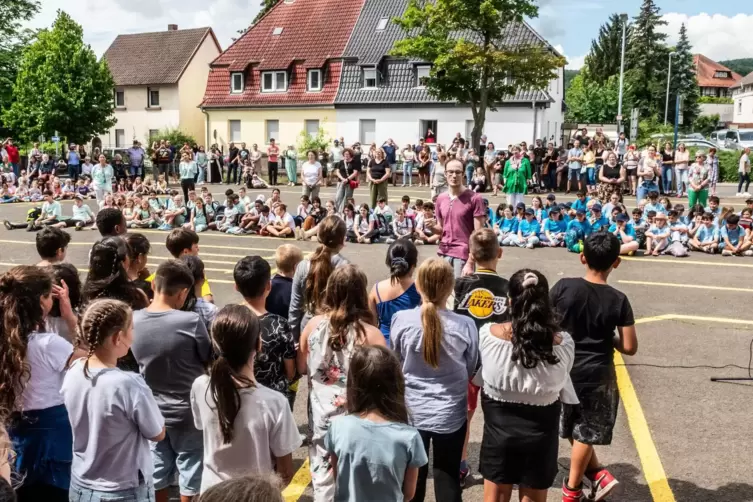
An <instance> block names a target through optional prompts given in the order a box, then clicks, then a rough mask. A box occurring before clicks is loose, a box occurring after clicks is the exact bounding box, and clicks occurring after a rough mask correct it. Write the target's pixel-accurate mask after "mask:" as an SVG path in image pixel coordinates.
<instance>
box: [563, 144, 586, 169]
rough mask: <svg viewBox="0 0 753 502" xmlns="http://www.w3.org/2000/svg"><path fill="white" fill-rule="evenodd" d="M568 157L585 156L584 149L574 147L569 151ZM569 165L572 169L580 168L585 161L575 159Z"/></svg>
mask: <svg viewBox="0 0 753 502" xmlns="http://www.w3.org/2000/svg"><path fill="white" fill-rule="evenodd" d="M567 157H568V158H570V157H583V150H581V149H580V148H573V149H571V150H569V151H568V152H567ZM568 167H569V168H570V169H580V168H581V167H583V163H582V162H578V161H573V162H570V164H569V165H568Z"/></svg>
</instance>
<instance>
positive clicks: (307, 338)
mask: <svg viewBox="0 0 753 502" xmlns="http://www.w3.org/2000/svg"><path fill="white" fill-rule="evenodd" d="M366 284H367V279H366V275H365V274H364V273H363V272H361V271H360V270H359V269H358V267H356V266H355V265H345V266H342V267H339V268H337V269H335V271H334V272H332V274H331V275H330V276H329V280H328V281H327V284H326V288H325V289H324V290H323V291H324V295H323V299H322V302H323V303H322V309H323V313H322V315H318V316H315V317H314V318H312V319H311V321H310V322H309V323H308V325H306V328H305V329H304V330H303V333H301V341H300V349H299V352H298V372H299V373H301V374H302V375H305V374H308V384H309V386H308V387H309V429H310V430H311V431H312V438H311V445H310V446H309V458H310V460H311V483H312V485H313V487H314V502H329V501H332V500H334V497H335V478H334V475H333V471H332V466H331V464H330V461H329V452H328V450H327V448H326V447H325V444H324V438H325V436H326V434H327V431H328V430H329V425H330V420H331V419H332V418H333V417H336V416H338V415H343V414H345V412H346V406H345V405H346V385H347V375H348V371H349V368H350V358H351V357H352V355H353V352H354V351H355V349H356V348H357V347H358V346H359V345H381V346H384V345H385V343H384V336H383V335H382V333H381V332H380V331H379V330H378V329H377V328H376V327H374V317H373V315H372V313H371V311H370V310H369V305H368V302H367V300H366V299H367V294H366Z"/></svg>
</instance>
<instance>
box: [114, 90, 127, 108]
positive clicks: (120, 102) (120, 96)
mask: <svg viewBox="0 0 753 502" xmlns="http://www.w3.org/2000/svg"><path fill="white" fill-rule="evenodd" d="M115 107H116V108H125V91H115Z"/></svg>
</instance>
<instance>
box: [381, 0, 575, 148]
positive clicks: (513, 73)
mask: <svg viewBox="0 0 753 502" xmlns="http://www.w3.org/2000/svg"><path fill="white" fill-rule="evenodd" d="M536 16H538V7H537V6H536V4H535V2H533V1H531V0H411V1H410V3H409V4H408V8H407V9H406V10H405V12H404V13H403V16H402V17H401V18H397V19H395V20H394V21H395V22H396V23H397V24H398V25H399V26H400V27H401V28H402V29H403V31H404V32H405V33H406V35H408V36H406V38H404V39H402V40H399V41H397V42H396V43H395V45H394V47H393V49H392V51H391V54H392V55H394V56H398V57H406V58H410V59H413V60H421V61H427V62H429V63H431V64H432V68H431V72H430V76H429V77H428V78H427V80H426V82H425V85H426V88H427V90H428V92H429V94H430V95H432V96H434V97H435V98H437V99H440V100H443V101H454V102H458V103H462V104H467V105H470V107H471V111H472V113H473V121H474V125H473V133H472V142H473V145H474V146H478V144H479V142H480V137H481V131H482V130H483V127H484V123H485V121H486V112H487V110H492V111H495V110H496V107H497V106H498V105H499V104H500V103H502V102H503V101H504V100H505V98H507V97H509V96H514V95H515V94H516V93H517V91H518V90H519V89H544V88H546V87H547V86H548V85H549V83H550V82H551V80H553V79H555V78H557V70H558V69H559V68H561V67H563V66H564V65H565V60H564V58H562V57H561V56H559V55H557V54H556V53H555V52H553V51H552V50H551V49H550V48H549V47H546V46H544V45H543V44H542V43H541V42H540V41H538V40H536V41H535V42H533V43H519V42H518V43H508V42H507V40H508V38H512V39H514V38H516V37H510V35H511V33H515V31H514V30H523V29H527V28H526V27H525V26H524V25H523V23H522V22H523V19H524V18H525V17H528V18H531V17H536ZM511 30H512V31H511Z"/></svg>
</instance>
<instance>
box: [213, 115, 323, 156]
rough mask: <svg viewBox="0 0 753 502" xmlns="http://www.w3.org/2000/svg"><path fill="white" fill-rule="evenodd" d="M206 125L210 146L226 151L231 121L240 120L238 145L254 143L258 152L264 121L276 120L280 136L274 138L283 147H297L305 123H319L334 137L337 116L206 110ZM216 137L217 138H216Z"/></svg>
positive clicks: (263, 136)
mask: <svg viewBox="0 0 753 502" xmlns="http://www.w3.org/2000/svg"><path fill="white" fill-rule="evenodd" d="M207 113H208V114H209V123H208V131H207V136H208V137H209V138H210V141H209V142H210V144H211V143H216V144H217V145H219V146H221V147H222V148H223V150H224V151H227V147H228V144H229V143H230V121H231V120H240V121H241V139H240V141H241V142H245V143H247V145H248V146H249V147H250V146H251V145H252V144H254V143H256V144H257V145H259V148H260V149H262V150H263V149H264V147H266V145H268V142H269V138H268V137H267V131H266V124H267V123H266V121H267V120H279V123H280V128H279V134H278V136H277V137H275V140H276V142H277V144H278V145H281V146H282V147H283V148H285V147H287V146H288V145H291V144H292V145H297V144H298V140H299V136H300V134H301V131H303V130H305V123H306V122H305V121H306V120H319V128H320V129H324V131H325V134H327V135H328V136H329V137H330V138H334V134H335V132H336V127H337V115H336V112H335V109H334V108H300V109H296V108H293V109H283V108H278V109H271V108H270V109H263V110H243V109H237V110H211V109H209V110H207ZM215 134H216V135H215Z"/></svg>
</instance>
